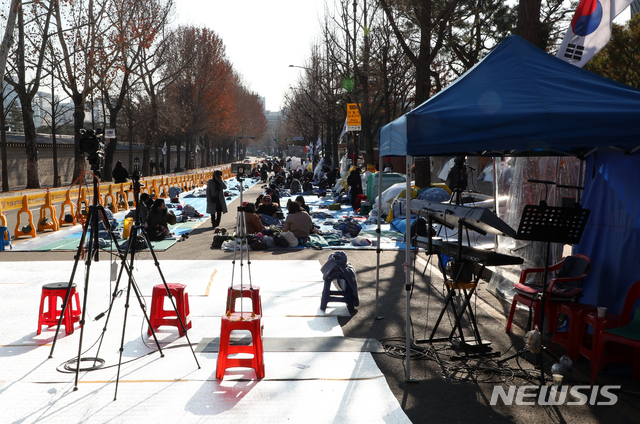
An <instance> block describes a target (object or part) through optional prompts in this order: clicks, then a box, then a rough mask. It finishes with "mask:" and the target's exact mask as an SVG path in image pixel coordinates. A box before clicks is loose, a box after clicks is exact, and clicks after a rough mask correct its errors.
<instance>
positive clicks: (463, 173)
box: [446, 156, 469, 191]
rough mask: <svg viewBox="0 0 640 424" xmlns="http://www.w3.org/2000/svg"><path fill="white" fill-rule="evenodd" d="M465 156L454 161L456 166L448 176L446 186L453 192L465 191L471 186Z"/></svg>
mask: <svg viewBox="0 0 640 424" xmlns="http://www.w3.org/2000/svg"><path fill="white" fill-rule="evenodd" d="M466 160H467V159H466V157H465V156H457V157H456V158H455V159H454V166H453V167H452V168H451V170H450V171H449V174H448V175H447V180H446V184H447V186H448V187H449V188H450V189H451V190H453V191H456V190H459V191H464V190H466V189H467V186H468V184H469V182H468V181H469V175H468V173H467V164H466Z"/></svg>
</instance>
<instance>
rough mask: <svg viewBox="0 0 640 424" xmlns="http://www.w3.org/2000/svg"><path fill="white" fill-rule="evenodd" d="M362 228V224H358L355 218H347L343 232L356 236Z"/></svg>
mask: <svg viewBox="0 0 640 424" xmlns="http://www.w3.org/2000/svg"><path fill="white" fill-rule="evenodd" d="M360 230H362V225H360V224H358V223H357V222H356V221H354V220H353V219H350V218H347V221H346V223H345V225H344V228H342V234H344V235H347V234H348V235H350V236H351V237H356V236H357V235H358V234H360Z"/></svg>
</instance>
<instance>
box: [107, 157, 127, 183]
mask: <svg viewBox="0 0 640 424" xmlns="http://www.w3.org/2000/svg"><path fill="white" fill-rule="evenodd" d="M111 176H112V177H113V182H115V183H116V184H120V183H126V182H127V178H129V171H127V169H126V168H125V167H124V166H122V162H121V161H117V162H116V166H115V167H114V168H113V171H112V172H111Z"/></svg>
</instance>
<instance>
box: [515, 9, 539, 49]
mask: <svg viewBox="0 0 640 424" xmlns="http://www.w3.org/2000/svg"><path fill="white" fill-rule="evenodd" d="M540 4H541V0H520V3H519V4H518V26H517V28H516V33H517V34H518V35H520V36H521V37H522V38H524V39H525V40H527V41H528V42H530V43H531V44H533V45H534V46H538V47H543V46H545V45H546V40H545V42H544V43H542V42H541V40H540Z"/></svg>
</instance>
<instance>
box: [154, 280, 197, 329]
mask: <svg viewBox="0 0 640 424" xmlns="http://www.w3.org/2000/svg"><path fill="white" fill-rule="evenodd" d="M167 286H168V287H169V293H170V294H171V297H173V298H174V300H175V304H176V309H177V310H178V314H179V316H180V319H182V323H183V324H184V326H185V328H186V329H189V328H191V318H189V294H188V293H187V291H186V290H185V289H186V288H187V286H185V285H184V284H178V283H168V284H167ZM166 296H167V290H166V288H165V286H164V284H158V285H157V286H153V294H152V296H151V312H150V313H149V321H150V322H151V327H150V328H149V329H148V330H147V334H148V335H151V328H153V329H154V330H157V329H158V327H160V326H161V325H172V326H174V327H178V330H179V332H180V336H184V331H182V326H181V325H180V321H179V320H178V316H177V315H176V311H174V310H173V309H169V310H166V309H164V298H165V297H166Z"/></svg>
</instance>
